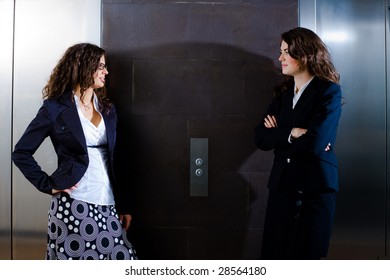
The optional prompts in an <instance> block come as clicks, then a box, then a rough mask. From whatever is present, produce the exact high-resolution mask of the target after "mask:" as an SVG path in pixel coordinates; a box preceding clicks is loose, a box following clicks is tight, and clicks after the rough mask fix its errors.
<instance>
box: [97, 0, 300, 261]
mask: <svg viewBox="0 0 390 280" xmlns="http://www.w3.org/2000/svg"><path fill="white" fill-rule="evenodd" d="M102 7H103V8H102V19H103V20H102V30H103V31H102V34H103V36H102V47H103V48H104V49H106V51H107V58H106V59H107V63H108V65H109V71H110V74H109V76H108V91H109V92H110V93H111V94H112V97H113V99H114V101H115V103H116V105H117V107H118V113H119V118H120V133H119V135H118V146H119V149H120V157H121V160H120V162H121V164H120V166H118V167H119V171H120V174H121V180H122V182H123V184H126V185H128V186H129V187H131V190H132V197H133V205H132V207H133V212H132V215H133V222H132V227H131V230H130V231H129V238H130V240H131V241H132V243H133V245H134V246H135V248H136V250H137V252H138V255H139V257H140V258H141V259H256V258H258V257H259V253H260V249H261V239H262V226H263V220H264V214H265V207H266V200H267V195H268V191H267V188H266V184H267V180H268V175H269V171H270V169H271V164H272V159H273V154H272V152H262V151H260V150H257V149H256V147H255V146H254V141H253V129H254V126H255V125H256V124H257V123H258V122H259V121H260V116H261V115H262V114H263V112H264V111H265V109H266V107H267V105H268V103H269V101H270V98H271V94H272V88H273V87H274V86H275V84H277V83H278V81H279V79H280V74H279V73H280V71H279V69H278V68H279V63H278V60H277V59H278V55H279V47H280V34H281V33H282V32H284V31H287V30H289V29H291V28H293V27H296V26H297V25H298V1H297V0H278V1H275V0H248V1H245V0H244V1H242V0H240V1H239V0H230V1H229V0H225V1H223V0H219V1H216V0H214V1H180V2H178V1H169V0H165V1H163V0H155V1H150V0H149V1H148V0H133V1H125V0H121V1H120V0H111V1H110V0H104V1H103V6H102ZM190 138H208V139H209V185H208V196H207V197H192V196H190V172H189V169H190Z"/></svg>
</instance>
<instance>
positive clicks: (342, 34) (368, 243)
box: [299, 0, 389, 259]
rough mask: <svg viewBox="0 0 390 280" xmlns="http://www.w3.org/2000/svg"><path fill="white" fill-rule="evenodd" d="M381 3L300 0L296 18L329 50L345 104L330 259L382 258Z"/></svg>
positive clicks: (383, 59) (369, 0)
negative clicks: (338, 188)
mask: <svg viewBox="0 0 390 280" xmlns="http://www.w3.org/2000/svg"><path fill="white" fill-rule="evenodd" d="M386 1H387V0H386ZM386 1H383V0H359V1H357V0H343V1H339V0H327V1H320V0H316V1H312V0H300V13H299V14H300V21H299V22H300V23H301V25H302V26H304V27H308V28H315V29H314V31H316V32H317V34H318V35H319V36H320V37H321V38H323V40H324V41H325V43H326V44H327V46H328V47H329V50H330V52H331V55H332V57H333V61H334V64H335V66H336V68H337V69H338V71H339V72H340V74H341V86H342V90H343V95H344V101H345V105H343V108H342V110H343V112H342V115H341V119H340V125H339V129H338V139H337V142H336V146H335V151H336V154H337V156H338V159H339V173H340V192H339V193H338V194H337V206H336V218H335V226H334V231H333V235H332V240H331V246H330V252H329V258H331V259H377V258H384V257H385V251H386V250H385V248H386V213H387V211H388V210H387V208H386V207H387V206H386V204H387V201H388V198H387V197H386V196H387V193H386V188H387V178H386V176H387V173H388V171H387V163H386V161H387V162H389V159H387V158H388V156H387V155H386V151H387V147H388V145H389V143H388V140H387V138H388V137H387V133H388V131H389V127H388V125H387V120H388V118H389V117H388V112H387V110H388V109H387V108H389V106H388V105H387V104H388V102H389V101H388V98H387V95H388V92H389V91H386V84H387V82H386V81H387V76H388V74H386V72H387V71H388V70H387V69H388V68H387V69H386V57H388V54H387V53H386V45H388V42H386V36H388V34H389V33H388V30H387V31H386V24H387V25H388V24H389V23H388V20H387V22H386V18H385V17H386V13H388V11H387V7H385V5H384V4H385V2H386ZM387 2H388V1H387ZM386 32H387V33H386ZM388 65H389V64H388ZM386 75H387V76H386ZM387 240H388V239H387Z"/></svg>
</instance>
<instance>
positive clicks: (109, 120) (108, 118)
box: [102, 110, 116, 151]
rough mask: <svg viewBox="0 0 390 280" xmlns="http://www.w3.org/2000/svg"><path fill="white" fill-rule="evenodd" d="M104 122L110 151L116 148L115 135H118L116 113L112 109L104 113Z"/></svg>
mask: <svg viewBox="0 0 390 280" xmlns="http://www.w3.org/2000/svg"><path fill="white" fill-rule="evenodd" d="M102 116H103V119H104V123H105V125H106V135H107V142H108V148H109V150H110V151H112V150H113V149H114V145H115V137H116V123H115V122H116V119H115V114H114V113H113V112H112V110H110V112H109V113H108V114H105V113H102Z"/></svg>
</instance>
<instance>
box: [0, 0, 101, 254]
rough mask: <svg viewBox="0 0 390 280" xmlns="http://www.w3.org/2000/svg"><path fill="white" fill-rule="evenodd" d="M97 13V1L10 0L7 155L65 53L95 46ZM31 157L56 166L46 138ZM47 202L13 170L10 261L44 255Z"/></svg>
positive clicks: (43, 164)
mask: <svg viewBox="0 0 390 280" xmlns="http://www.w3.org/2000/svg"><path fill="white" fill-rule="evenodd" d="M12 2H14V1H12ZM100 10H101V2H100V0H72V1H69V0H56V1H52V0H15V28H14V45H13V48H14V55H13V63H14V64H13V107H12V111H13V114H12V133H13V137H12V138H13V143H12V147H11V145H10V146H9V147H7V149H8V153H7V154H9V155H10V152H11V149H12V148H13V147H14V145H15V144H16V141H18V139H19V138H20V136H21V135H22V133H23V132H24V130H25V129H26V127H27V125H28V123H29V122H30V121H31V120H32V118H33V117H34V116H35V115H36V113H37V111H38V109H39V107H40V106H41V105H42V88H43V87H44V86H45V84H46V82H47V80H48V78H49V76H50V73H51V70H52V69H53V68H54V66H55V64H56V63H57V61H58V60H59V59H60V58H61V56H62V54H63V53H64V52H65V50H66V49H67V48H68V47H69V46H71V45H73V44H75V43H80V42H91V43H94V44H97V45H100V22H101V12H100ZM11 43H12V40H11ZM2 44H3V40H2ZM35 158H36V160H37V162H38V163H39V164H40V165H41V167H42V169H43V170H45V171H46V172H47V173H48V174H51V173H52V172H53V171H54V170H55V169H56V167H57V158H56V155H55V152H54V149H53V148H52V145H51V143H50V140H49V139H46V140H45V141H44V142H43V144H42V146H41V147H40V148H39V149H38V151H37V152H36V154H35ZM50 198H51V197H50V196H49V195H47V194H44V193H41V192H39V191H37V190H36V189H35V187H34V186H32V185H31V184H30V183H29V182H28V181H27V180H26V179H25V178H24V177H23V175H22V174H21V172H20V171H19V170H18V169H17V168H16V167H14V168H13V169H12V258H13V259H43V258H44V257H45V255H46V238H47V235H46V234H47V233H46V232H47V212H48V209H49V204H50ZM10 219H11V215H10Z"/></svg>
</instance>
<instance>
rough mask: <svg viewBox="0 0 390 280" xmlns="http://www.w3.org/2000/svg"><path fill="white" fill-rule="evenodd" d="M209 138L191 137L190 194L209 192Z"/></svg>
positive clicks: (198, 194)
mask: <svg viewBox="0 0 390 280" xmlns="http://www.w3.org/2000/svg"><path fill="white" fill-rule="evenodd" d="M208 169H209V139H208V138H191V139H190V196H208V193H209V187H208V186H209V185H208V181H209V170H208Z"/></svg>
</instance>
